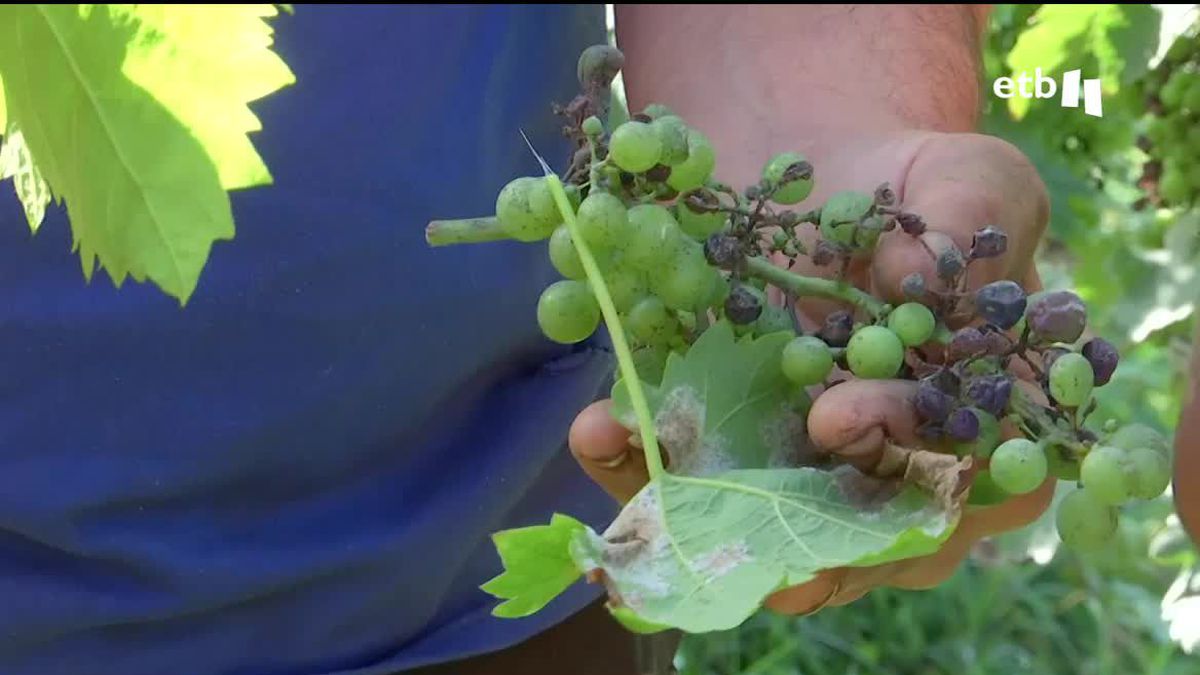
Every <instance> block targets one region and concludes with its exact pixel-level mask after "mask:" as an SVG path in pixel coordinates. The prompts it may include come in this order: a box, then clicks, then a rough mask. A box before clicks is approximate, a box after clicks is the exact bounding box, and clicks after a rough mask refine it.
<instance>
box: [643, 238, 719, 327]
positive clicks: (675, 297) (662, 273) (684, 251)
mask: <svg viewBox="0 0 1200 675" xmlns="http://www.w3.org/2000/svg"><path fill="white" fill-rule="evenodd" d="M688 243H692V244H693V245H692V246H688V245H686V244H682V243H681V244H680V245H678V246H677V248H676V254H675V255H674V256H672V257H671V259H670V260H668V261H667V262H666V263H665V264H664V265H663V266H662V268H661V270H659V271H658V272H657V273H655V274H653V275H652V277H651V284H652V288H653V290H654V293H655V294H656V295H657V296H658V297H659V298H661V299H662V301H663V302H664V303H665V304H666V305H667V307H670V308H672V309H678V310H683V311H695V310H699V309H702V308H704V307H707V306H708V304H707V303H708V299H709V298H711V297H712V287H713V284H715V283H719V282H720V281H721V279H720V273H718V272H717V270H716V269H714V268H712V267H710V266H709V265H708V262H707V261H706V260H705V259H704V253H703V252H702V251H701V250H700V248H699V244H695V243H694V242H688Z"/></svg>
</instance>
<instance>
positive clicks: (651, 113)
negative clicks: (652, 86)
mask: <svg viewBox="0 0 1200 675" xmlns="http://www.w3.org/2000/svg"><path fill="white" fill-rule="evenodd" d="M642 114H643V115H645V116H646V117H649V118H650V119H652V120H656V119H658V118H660V117H666V116H667V115H675V113H674V112H672V111H671V109H670V108H668V107H667V106H665V105H663V104H661V103H651V104H650V105H648V106H646V107H645V108H643V109H642Z"/></svg>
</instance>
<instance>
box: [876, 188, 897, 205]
mask: <svg viewBox="0 0 1200 675" xmlns="http://www.w3.org/2000/svg"><path fill="white" fill-rule="evenodd" d="M875 203H876V204H878V205H880V206H891V205H892V204H895V203H896V191H895V190H893V189H892V187H891V186H890V185H888V184H887V183H884V184H883V185H880V186H879V187H877V188H875Z"/></svg>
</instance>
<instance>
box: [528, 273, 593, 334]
mask: <svg viewBox="0 0 1200 675" xmlns="http://www.w3.org/2000/svg"><path fill="white" fill-rule="evenodd" d="M537 320H538V326H539V327H541V329H542V332H543V333H544V334H545V335H546V337H548V338H550V339H551V340H554V341H555V342H559V343H562V344H574V343H576V342H582V341H583V340H586V339H587V338H588V337H589V336H590V335H591V334H592V333H594V332H596V328H597V327H598V326H599V325H600V307H599V305H597V304H596V299H595V298H594V297H592V291H591V289H590V288H589V287H588V285H587V284H586V283H584V282H582V281H574V280H565V281H556V282H554V283H553V284H550V285H549V286H547V287H546V290H544V291H542V295H541V297H540V298H538V305H537Z"/></svg>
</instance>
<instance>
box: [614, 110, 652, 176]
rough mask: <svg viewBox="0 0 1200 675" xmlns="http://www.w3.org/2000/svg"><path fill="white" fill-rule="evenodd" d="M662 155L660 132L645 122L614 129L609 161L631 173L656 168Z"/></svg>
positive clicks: (630, 122) (627, 123) (629, 123)
mask: <svg viewBox="0 0 1200 675" xmlns="http://www.w3.org/2000/svg"><path fill="white" fill-rule="evenodd" d="M661 154H662V141H661V140H660V139H659V136H658V132H657V131H655V130H654V129H653V128H652V127H651V126H650V125H649V124H646V123H645V122H636V121H629V122H626V123H624V124H622V125H621V126H619V127H617V128H616V129H614V130H613V132H612V137H611V138H609V139H608V157H609V159H611V160H612V161H613V163H614V164H616V165H617V166H619V167H621V168H622V169H624V170H626V171H628V172H630V173H641V172H643V171H648V170H650V169H652V168H654V165H655V164H658V160H659V157H660V156H661Z"/></svg>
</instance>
